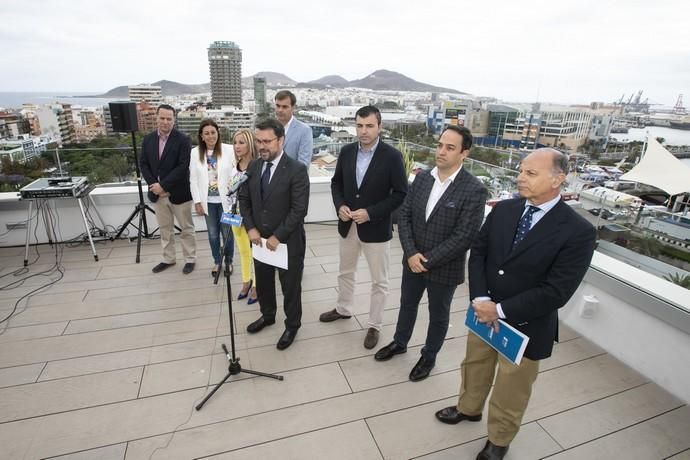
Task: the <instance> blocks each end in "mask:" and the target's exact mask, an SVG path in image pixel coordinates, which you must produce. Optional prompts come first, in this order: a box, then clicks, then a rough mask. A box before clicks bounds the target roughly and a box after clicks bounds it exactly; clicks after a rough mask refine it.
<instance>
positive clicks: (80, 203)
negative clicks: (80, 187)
mask: <svg viewBox="0 0 690 460" xmlns="http://www.w3.org/2000/svg"><path fill="white" fill-rule="evenodd" d="M77 203H79V210H80V211H81V218H82V219H83V220H84V229H86V236H87V237H88V238H89V244H91V252H93V258H94V260H95V261H96V262H98V254H96V246H94V244H93V239H92V238H91V229H90V228H89V222H88V221H87V220H86V213H85V212H84V204H83V203H82V202H81V198H77Z"/></svg>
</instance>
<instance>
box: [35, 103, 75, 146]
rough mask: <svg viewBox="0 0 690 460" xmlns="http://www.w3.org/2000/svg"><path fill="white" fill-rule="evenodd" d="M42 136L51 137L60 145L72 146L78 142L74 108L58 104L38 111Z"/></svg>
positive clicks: (40, 108) (39, 108) (49, 105)
mask: <svg viewBox="0 0 690 460" xmlns="http://www.w3.org/2000/svg"><path fill="white" fill-rule="evenodd" d="M36 116H37V117H38V123H39V125H40V126H41V134H43V135H45V136H50V137H51V138H52V139H53V140H54V141H55V142H57V143H58V144H60V145H62V144H71V143H73V142H75V141H76V133H75V130H74V119H73V117H72V106H71V105H70V104H64V103H59V102H56V103H54V104H48V105H44V106H41V107H38V108H37V109H36Z"/></svg>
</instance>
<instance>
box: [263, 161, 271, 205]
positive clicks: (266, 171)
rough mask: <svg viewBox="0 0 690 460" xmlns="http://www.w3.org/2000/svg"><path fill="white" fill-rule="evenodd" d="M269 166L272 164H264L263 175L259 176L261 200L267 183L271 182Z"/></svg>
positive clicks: (266, 188)
mask: <svg viewBox="0 0 690 460" xmlns="http://www.w3.org/2000/svg"><path fill="white" fill-rule="evenodd" d="M271 166H273V163H271V162H270V161H269V162H268V163H266V168H265V169H264V172H263V174H261V198H263V197H264V195H265V194H266V191H268V183H269V182H270V181H271Z"/></svg>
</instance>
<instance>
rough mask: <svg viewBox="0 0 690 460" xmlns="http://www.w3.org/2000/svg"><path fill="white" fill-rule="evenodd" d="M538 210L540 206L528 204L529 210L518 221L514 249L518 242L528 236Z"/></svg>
mask: <svg viewBox="0 0 690 460" xmlns="http://www.w3.org/2000/svg"><path fill="white" fill-rule="evenodd" d="M537 211H539V208H538V207H536V206H532V205H529V206H527V211H526V212H525V213H524V214H523V215H522V217H521V218H520V221H519V222H518V226H517V230H516V231H515V238H514V239H513V246H512V249H515V246H517V244H518V243H519V242H520V241H522V240H524V239H525V236H527V232H529V229H530V227H531V226H532V215H533V214H534V213H535V212H537Z"/></svg>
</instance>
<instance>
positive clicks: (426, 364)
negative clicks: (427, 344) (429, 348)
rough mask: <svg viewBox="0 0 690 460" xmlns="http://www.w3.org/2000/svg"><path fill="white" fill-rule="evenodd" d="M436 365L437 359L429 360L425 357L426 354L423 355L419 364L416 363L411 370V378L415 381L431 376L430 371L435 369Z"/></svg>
mask: <svg viewBox="0 0 690 460" xmlns="http://www.w3.org/2000/svg"><path fill="white" fill-rule="evenodd" d="M435 365H436V362H435V361H428V360H426V359H424V356H422V357H421V358H419V361H417V364H415V365H414V367H413V368H412V371H411V372H410V380H412V381H413V382H419V381H420V380H424V379H425V378H427V377H429V372H431V369H433V368H434V366H435Z"/></svg>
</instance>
